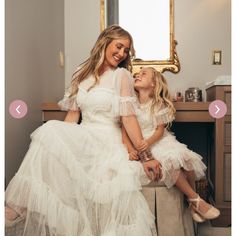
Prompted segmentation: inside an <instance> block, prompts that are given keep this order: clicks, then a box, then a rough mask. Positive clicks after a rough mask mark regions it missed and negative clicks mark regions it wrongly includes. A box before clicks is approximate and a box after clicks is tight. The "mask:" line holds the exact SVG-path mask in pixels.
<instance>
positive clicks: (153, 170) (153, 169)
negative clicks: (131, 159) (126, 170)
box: [142, 160, 162, 181]
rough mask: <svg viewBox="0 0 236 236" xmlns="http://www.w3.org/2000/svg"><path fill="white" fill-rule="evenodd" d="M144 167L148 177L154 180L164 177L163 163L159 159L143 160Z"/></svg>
mask: <svg viewBox="0 0 236 236" xmlns="http://www.w3.org/2000/svg"><path fill="white" fill-rule="evenodd" d="M142 164H143V168H144V171H145V172H146V175H147V176H148V178H149V179H150V180H152V181H154V180H156V181H158V180H159V179H161V178H162V172H161V164H160V163H159V161H157V160H151V161H146V162H143V163H142Z"/></svg>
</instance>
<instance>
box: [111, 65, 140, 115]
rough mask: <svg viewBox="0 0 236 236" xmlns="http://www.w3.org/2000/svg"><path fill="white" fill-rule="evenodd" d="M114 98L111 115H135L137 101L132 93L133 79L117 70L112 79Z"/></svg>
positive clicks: (123, 70) (125, 72)
mask: <svg viewBox="0 0 236 236" xmlns="http://www.w3.org/2000/svg"><path fill="white" fill-rule="evenodd" d="M114 90H115V97H114V101H113V113H114V115H115V116H130V115H135V110H136V106H137V99H136V96H135V92H134V86H133V77H132V75H131V73H130V72H129V71H128V70H126V69H124V68H118V69H117V70H116V71H115V78H114Z"/></svg>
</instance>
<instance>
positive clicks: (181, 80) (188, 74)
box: [166, 0, 231, 97]
mask: <svg viewBox="0 0 236 236" xmlns="http://www.w3.org/2000/svg"><path fill="white" fill-rule="evenodd" d="M230 2H231V1H230V0H198V1H196V0H176V1H175V38H176V40H177V41H178V45H177V52H178V56H179V59H180V63H181V71H180V72H179V73H178V74H176V75H174V74H171V73H166V76H167V77H168V78H169V80H168V81H169V87H170V89H171V90H172V91H174V90H179V91H182V92H183V91H185V90H186V89H187V88H189V87H193V86H194V87H195V86H197V87H199V88H200V89H202V90H203V92H204V91H205V84H206V82H207V81H212V80H214V79H215V78H216V77H217V76H218V75H230V74H231V4H230ZM216 49H219V50H222V65H212V51H213V50H216ZM204 94H205V93H204ZM204 97H205V96H204Z"/></svg>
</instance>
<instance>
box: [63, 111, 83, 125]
mask: <svg viewBox="0 0 236 236" xmlns="http://www.w3.org/2000/svg"><path fill="white" fill-rule="evenodd" d="M79 118H80V110H78V111H68V112H67V114H66V117H65V119H64V121H65V122H70V123H78V122H79Z"/></svg>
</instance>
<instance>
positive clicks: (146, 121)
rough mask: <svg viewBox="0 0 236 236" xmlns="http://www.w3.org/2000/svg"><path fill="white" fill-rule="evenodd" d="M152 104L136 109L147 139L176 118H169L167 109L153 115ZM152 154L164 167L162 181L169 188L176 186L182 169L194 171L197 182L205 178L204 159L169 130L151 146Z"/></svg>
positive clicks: (148, 103)
mask: <svg viewBox="0 0 236 236" xmlns="http://www.w3.org/2000/svg"><path fill="white" fill-rule="evenodd" d="M151 103H152V101H149V102H147V103H145V104H139V106H137V109H136V115H137V119H138V121H139V124H140V127H141V130H142V134H143V137H144V138H145V139H146V138H149V137H150V136H152V135H153V133H154V132H155V130H156V128H157V126H158V125H161V124H167V123H168V122H171V121H172V120H173V118H174V117H170V116H169V113H168V108H167V107H165V108H163V107H162V108H161V109H159V110H158V111H155V112H154V113H151V112H150V110H151ZM151 152H152V154H153V156H154V158H155V159H156V160H158V161H159V162H160V163H161V165H162V175H163V177H162V179H161V181H163V182H164V183H165V185H166V186H167V187H168V188H170V187H172V186H173V185H174V184H175V182H176V180H177V178H178V176H179V172H180V169H181V168H183V169H185V170H187V171H194V172H195V176H196V180H199V179H201V178H203V177H204V176H205V170H206V166H205V164H204V163H203V162H202V157H201V156H200V155H199V154H197V153H195V152H193V151H191V150H190V149H188V148H187V146H186V145H185V144H183V143H180V142H179V141H178V140H176V138H175V136H174V135H173V133H171V132H169V131H168V130H167V129H165V131H164V134H163V137H162V138H161V139H160V140H159V141H157V142H156V143H154V144H153V145H152V146H151Z"/></svg>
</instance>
